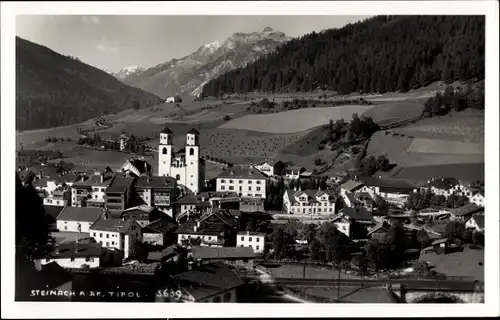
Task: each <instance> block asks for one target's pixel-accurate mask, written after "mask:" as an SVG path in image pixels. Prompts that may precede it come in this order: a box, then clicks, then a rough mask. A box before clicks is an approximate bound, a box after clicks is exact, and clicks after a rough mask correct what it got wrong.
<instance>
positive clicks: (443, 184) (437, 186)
mask: <svg viewBox="0 0 500 320" xmlns="http://www.w3.org/2000/svg"><path fill="white" fill-rule="evenodd" d="M458 184H459V182H458V180H457V179H455V178H437V179H436V178H433V179H432V180H430V181H429V185H430V187H431V193H433V194H435V195H437V196H445V197H448V196H449V195H451V194H453V192H454V190H455V186H456V185H458Z"/></svg>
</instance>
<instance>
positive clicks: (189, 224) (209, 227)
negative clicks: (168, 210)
mask: <svg viewBox="0 0 500 320" xmlns="http://www.w3.org/2000/svg"><path fill="white" fill-rule="evenodd" d="M195 226H196V222H194V221H185V222H183V223H182V224H181V225H180V226H179V227H178V228H177V230H176V231H175V233H176V234H200V235H208V236H220V235H223V234H224V224H223V223H217V224H214V223H211V224H208V223H203V224H200V227H199V228H197V229H196V231H194V227H195Z"/></svg>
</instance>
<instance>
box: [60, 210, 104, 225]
mask: <svg viewBox="0 0 500 320" xmlns="http://www.w3.org/2000/svg"><path fill="white" fill-rule="evenodd" d="M101 215H102V209H101V208H89V207H81V208H79V207H64V209H63V210H62V211H61V213H60V214H59V216H58V217H57V220H63V221H87V222H94V221H96V220H97V219H99V217H100V216H101Z"/></svg>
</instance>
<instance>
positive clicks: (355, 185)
mask: <svg viewBox="0 0 500 320" xmlns="http://www.w3.org/2000/svg"><path fill="white" fill-rule="evenodd" d="M362 186H364V183H363V182H361V181H354V180H348V181H347V182H345V183H344V184H342V185H341V186H340V187H341V188H342V189H344V190H347V191H350V192H352V191H354V190H356V189H359V188H361V187H362Z"/></svg>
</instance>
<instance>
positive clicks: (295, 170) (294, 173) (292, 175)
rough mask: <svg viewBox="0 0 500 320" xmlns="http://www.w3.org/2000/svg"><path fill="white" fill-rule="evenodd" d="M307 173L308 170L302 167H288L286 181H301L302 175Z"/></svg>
mask: <svg viewBox="0 0 500 320" xmlns="http://www.w3.org/2000/svg"><path fill="white" fill-rule="evenodd" d="M305 171H306V168H304V167H301V166H287V167H286V168H285V178H286V179H290V180H292V179H299V178H300V175H301V174H302V173H303V172H305Z"/></svg>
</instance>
